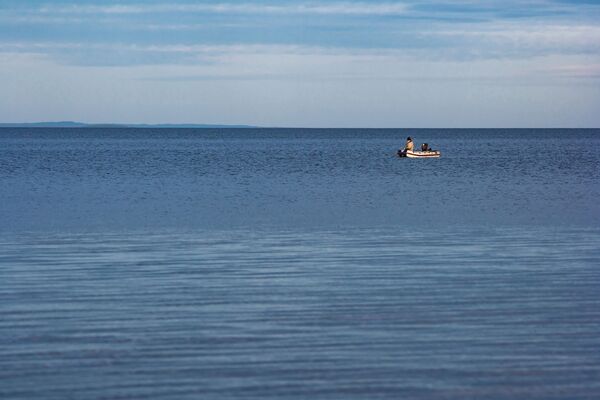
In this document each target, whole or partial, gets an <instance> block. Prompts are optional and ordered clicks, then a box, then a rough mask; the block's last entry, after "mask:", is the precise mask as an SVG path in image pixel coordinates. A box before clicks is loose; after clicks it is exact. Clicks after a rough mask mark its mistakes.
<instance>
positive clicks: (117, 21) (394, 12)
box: [0, 0, 600, 127]
mask: <svg viewBox="0 0 600 400" xmlns="http://www.w3.org/2000/svg"><path fill="white" fill-rule="evenodd" d="M0 88H2V89H1V90H2V96H0V122H32V121H42V120H43V121H55V120H78V121H84V122H98V123H109V122H122V123H223V124H252V125H261V126H293V127H299V126H304V127H600V112H598V110H600V1H555V0H531V1H515V0H505V1H474V0H463V1H446V0H438V1H434V0H431V1H429V0H426V1H297V0H294V1H260V0H247V1H235V0H230V1H186V0H178V1H159V0H151V1H98V0H90V1H66V0H61V1H39V0H31V1H12V0H0Z"/></svg>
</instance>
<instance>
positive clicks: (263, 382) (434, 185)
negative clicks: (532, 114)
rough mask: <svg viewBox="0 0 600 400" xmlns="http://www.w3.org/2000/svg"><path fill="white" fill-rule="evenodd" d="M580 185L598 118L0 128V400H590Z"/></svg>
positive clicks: (591, 197) (599, 333) (589, 222)
mask: <svg viewBox="0 0 600 400" xmlns="http://www.w3.org/2000/svg"><path fill="white" fill-rule="evenodd" d="M409 134H410V135H411V136H413V137H414V138H415V140H416V142H417V144H420V143H421V142H428V143H429V144H430V145H431V146H432V147H434V148H436V149H440V150H441V151H442V157H441V158H440V159H429V160H412V159H399V158H396V157H394V154H395V151H396V150H397V148H398V147H400V146H402V144H403V141H404V139H405V137H406V136H407V135H409ZM599 198H600V130H410V131H405V130H281V129H249V130H245V129H240V130H139V129H138V130H136V129H89V128H88V129H62V130H61V129H0V382H1V384H0V398H2V399H4V398H6V399H69V398H73V399H80V398H86V399H121V398H132V399H142V398H143V399H237V398H256V399H264V398H274V399H305V398H319V399H373V398H386V399H388V398H389V399H397V398H415V399H456V398H473V399H481V398H492V399H595V398H597V397H598V395H599V394H600V350H598V349H600V267H599V265H600V205H599V203H598V200H597V199H599Z"/></svg>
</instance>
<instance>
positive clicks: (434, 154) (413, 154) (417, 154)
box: [398, 150, 442, 158]
mask: <svg viewBox="0 0 600 400" xmlns="http://www.w3.org/2000/svg"><path fill="white" fill-rule="evenodd" d="M441 155H442V152H441V151H439V150H430V151H417V150H406V151H402V150H398V157H408V158H439V157H440V156H441Z"/></svg>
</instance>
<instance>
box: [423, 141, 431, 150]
mask: <svg viewBox="0 0 600 400" xmlns="http://www.w3.org/2000/svg"><path fill="white" fill-rule="evenodd" d="M421 151H433V150H431V147H429V145H428V144H427V143H423V144H422V145H421Z"/></svg>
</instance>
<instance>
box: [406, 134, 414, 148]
mask: <svg viewBox="0 0 600 400" xmlns="http://www.w3.org/2000/svg"><path fill="white" fill-rule="evenodd" d="M414 148H415V144H414V143H413V140H412V138H411V137H410V136H409V137H407V138H406V144H405V145H404V152H406V151H408V150H410V151H413V150H414Z"/></svg>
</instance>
